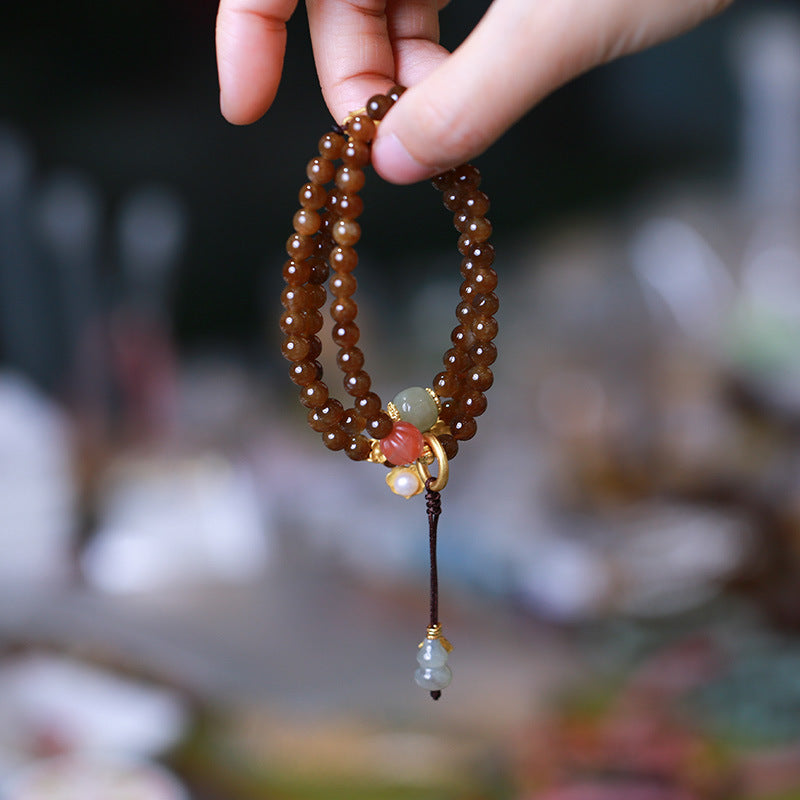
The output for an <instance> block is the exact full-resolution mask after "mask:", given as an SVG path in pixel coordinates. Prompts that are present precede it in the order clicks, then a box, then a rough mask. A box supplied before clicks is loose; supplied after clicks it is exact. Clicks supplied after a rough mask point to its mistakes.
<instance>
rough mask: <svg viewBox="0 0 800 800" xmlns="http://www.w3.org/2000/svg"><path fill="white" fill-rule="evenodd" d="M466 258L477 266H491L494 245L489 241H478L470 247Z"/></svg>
mask: <svg viewBox="0 0 800 800" xmlns="http://www.w3.org/2000/svg"><path fill="white" fill-rule="evenodd" d="M468 258H469V259H470V260H471V261H472V262H473V264H475V266H477V267H491V266H492V264H494V247H493V246H492V245H491V244H489V242H480V243H479V244H476V245H475V247H473V248H472V252H471V253H469V256H468Z"/></svg>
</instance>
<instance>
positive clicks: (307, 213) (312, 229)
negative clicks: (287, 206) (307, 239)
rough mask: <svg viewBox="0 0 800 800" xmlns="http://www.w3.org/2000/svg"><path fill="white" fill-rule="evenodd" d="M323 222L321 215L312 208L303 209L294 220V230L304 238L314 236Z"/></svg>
mask: <svg viewBox="0 0 800 800" xmlns="http://www.w3.org/2000/svg"><path fill="white" fill-rule="evenodd" d="M321 222H322V220H321V219H320V216H319V214H318V213H317V212H316V211H314V210H313V209H310V208H301V209H300V210H299V211H298V212H297V213H295V215H294V218H293V219H292V225H293V226H294V229H295V230H296V231H297V232H298V233H300V234H302V235H303V236H313V235H314V234H315V233H316V232H317V231H318V230H319V226H320V224H321Z"/></svg>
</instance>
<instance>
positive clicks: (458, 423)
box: [450, 417, 478, 442]
mask: <svg viewBox="0 0 800 800" xmlns="http://www.w3.org/2000/svg"><path fill="white" fill-rule="evenodd" d="M477 430H478V423H477V422H475V420H474V419H472V417H456V418H455V419H454V420H453V421H452V422H451V423H450V431H451V433H452V434H453V438H454V439H456V440H458V441H460V442H465V441H466V440H467V439H471V438H472V437H473V436H474V435H475V433H476V432H477Z"/></svg>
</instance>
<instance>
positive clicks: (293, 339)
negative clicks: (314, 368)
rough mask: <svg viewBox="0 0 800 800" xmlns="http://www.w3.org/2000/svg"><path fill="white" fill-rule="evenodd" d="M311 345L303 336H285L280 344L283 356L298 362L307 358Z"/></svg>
mask: <svg viewBox="0 0 800 800" xmlns="http://www.w3.org/2000/svg"><path fill="white" fill-rule="evenodd" d="M310 350H311V345H310V344H309V342H308V339H306V338H305V337H304V336H287V337H286V338H285V339H284V340H283V344H282V345H281V352H282V353H283V357H284V358H285V359H287V360H288V361H292V362H298V361H303V360H304V359H306V358H308V353H309V351H310Z"/></svg>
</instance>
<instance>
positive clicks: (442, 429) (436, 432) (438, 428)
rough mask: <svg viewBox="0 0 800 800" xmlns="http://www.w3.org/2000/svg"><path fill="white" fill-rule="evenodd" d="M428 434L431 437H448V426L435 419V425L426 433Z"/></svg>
mask: <svg viewBox="0 0 800 800" xmlns="http://www.w3.org/2000/svg"><path fill="white" fill-rule="evenodd" d="M428 433H430V434H432V435H433V436H444V435H445V434H447V435H448V436H450V426H449V425H448V424H447V423H446V422H442V421H441V420H440V419H437V420H436V423H435V424H434V426H433V427H432V428H431V429H430V430H429V431H428Z"/></svg>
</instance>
